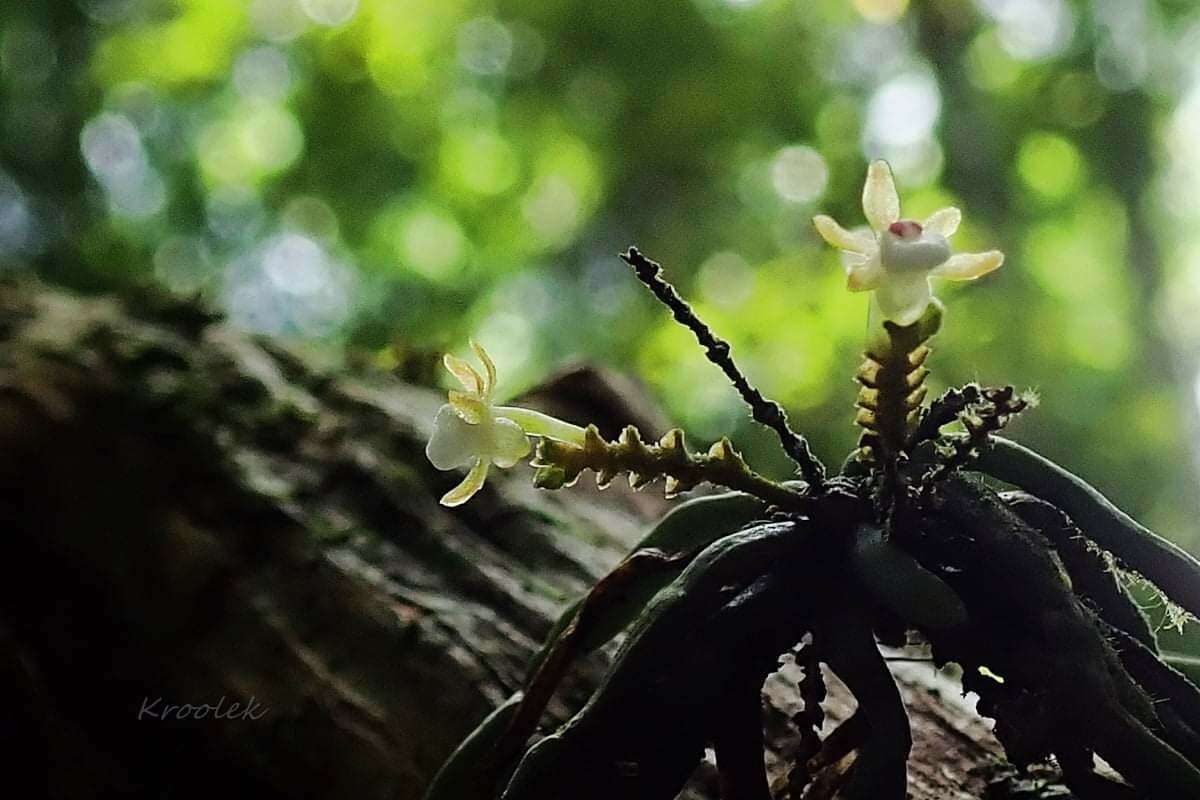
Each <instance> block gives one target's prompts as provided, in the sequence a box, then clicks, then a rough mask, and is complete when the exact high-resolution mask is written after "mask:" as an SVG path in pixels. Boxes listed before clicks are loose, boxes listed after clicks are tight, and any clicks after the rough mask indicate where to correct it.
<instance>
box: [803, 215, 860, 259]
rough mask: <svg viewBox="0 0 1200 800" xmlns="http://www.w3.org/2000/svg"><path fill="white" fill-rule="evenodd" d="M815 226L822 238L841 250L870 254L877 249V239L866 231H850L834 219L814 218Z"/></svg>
mask: <svg viewBox="0 0 1200 800" xmlns="http://www.w3.org/2000/svg"><path fill="white" fill-rule="evenodd" d="M813 225H814V226H815V227H816V229H817V233H819V234H821V238H822V239H824V240H825V241H826V242H828V243H829V244H831V245H833V246H834V247H836V248H838V249H839V250H849V251H850V252H851V253H864V254H867V253H870V252H871V251H872V250H874V249H875V237H874V236H872V235H871V234H870V233H867V232H866V231H848V230H846V229H845V228H843V227H842V226H841V225H839V224H838V223H837V220H835V219H834V218H833V217H827V216H825V215H824V214H818V215H817V216H815V217H813Z"/></svg>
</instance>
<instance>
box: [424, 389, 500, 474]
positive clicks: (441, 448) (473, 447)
mask: <svg viewBox="0 0 1200 800" xmlns="http://www.w3.org/2000/svg"><path fill="white" fill-rule="evenodd" d="M485 432H486V431H485V428H484V426H483V425H471V424H470V423H468V422H466V421H464V420H463V419H462V417H460V416H459V415H458V412H456V411H455V410H454V409H453V408H452V407H451V406H450V404H449V403H447V404H446V405H444V406H442V407H441V408H439V409H438V412H437V416H436V417H435V418H434V420H433V436H431V437H429V444H427V445H425V457H426V458H428V459H429V463H431V464H433V465H434V466H435V467H437V468H438V469H442V470H446V469H454V468H455V467H461V466H462V465H463V464H469V463H470V462H471V460H472V459H474V458H478V457H479V455H480V453H482V452H484V451H485V450H489V449H491V448H490V446H489V445H490V443H489V442H488V441H487V439H486V437H485V436H484V434H485Z"/></svg>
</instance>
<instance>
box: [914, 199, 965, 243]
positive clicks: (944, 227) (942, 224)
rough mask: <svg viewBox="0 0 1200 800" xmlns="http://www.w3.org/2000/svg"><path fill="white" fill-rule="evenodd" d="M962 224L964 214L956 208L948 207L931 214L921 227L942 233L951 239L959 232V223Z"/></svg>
mask: <svg viewBox="0 0 1200 800" xmlns="http://www.w3.org/2000/svg"><path fill="white" fill-rule="evenodd" d="M960 222H962V212H961V211H959V210H958V209H957V208H955V207H954V206H947V207H946V208H941V209H938V210H937V211H935V212H933V213H932V214H930V215H929V216H928V217H927V218H926V219H925V221H924V222H923V223H921V227H923V228H925V230H931V231H933V232H935V233H940V234H941V235H942V236H945V237H946V238H947V239H949V238H950V237H951V236H953V235H954V232H955V231H956V230H958V223H960Z"/></svg>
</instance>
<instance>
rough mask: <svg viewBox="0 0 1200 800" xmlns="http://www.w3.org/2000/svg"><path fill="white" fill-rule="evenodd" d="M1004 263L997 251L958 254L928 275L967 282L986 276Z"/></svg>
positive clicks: (1002, 257) (1001, 254)
mask: <svg viewBox="0 0 1200 800" xmlns="http://www.w3.org/2000/svg"><path fill="white" fill-rule="evenodd" d="M1003 263H1004V253H1001V252H1000V251H999V250H988V251H987V252H986V253H958V254H956V255H952V256H950V258H949V259H948V260H947V261H946V262H945V263H943V264H942V265H940V266H938V267H934V269H933V271H932V272H931V273H930V274H932V275H935V276H937V277H939V278H949V279H950V280H952V281H969V280H973V279H975V278H978V277H979V276H981V275H987V274H988V273H989V272H991V271H992V270H996V269H999V268H1000V265H1001V264H1003Z"/></svg>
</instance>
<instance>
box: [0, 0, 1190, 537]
mask: <svg viewBox="0 0 1200 800" xmlns="http://www.w3.org/2000/svg"><path fill="white" fill-rule="evenodd" d="M1197 52H1200V14H1198V12H1197V9H1196V7H1195V4H1194V3H1191V2H1184V0H1159V2H1149V1H1148V0H1093V1H1092V2H1068V0H974V1H972V0H928V2H914V3H912V4H911V7H910V5H909V3H907V2H906V0H854V1H853V2H843V1H842V0H812V1H811V2H809V1H807V0H787V1H785V0H661V1H660V2H654V3H627V2H624V3H619V2H612V0H536V1H535V0H526V1H525V2H517V1H516V0H509V1H507V2H506V1H504V0H498V1H497V2H475V1H474V0H253V1H250V0H247V1H246V2H238V1H237V0H175V1H174V2H167V1H166V0H26V2H21V3H6V4H4V6H3V9H2V10H0V91H2V92H3V94H2V97H3V101H2V103H0V124H2V126H3V129H2V130H3V135H2V137H0V264H3V265H4V268H5V269H7V270H33V271H37V272H38V273H40V274H41V275H43V276H44V277H47V278H49V279H51V280H54V281H58V282H61V283H64V284H68V285H72V286H75V287H79V288H83V289H88V290H103V289H107V288H112V287H115V286H119V285H121V284H125V283H130V282H140V281H144V280H147V279H150V280H154V281H157V282H160V283H162V284H164V285H165V286H167V287H170V288H171V289H173V290H176V291H180V292H186V293H191V292H200V293H202V294H204V295H206V296H208V297H210V298H211V299H212V300H213V301H214V302H216V303H218V304H219V305H221V306H222V307H223V308H225V309H227V310H228V312H229V313H230V314H231V316H232V317H233V318H234V319H235V320H237V321H238V322H239V323H240V324H242V325H245V326H247V327H249V328H252V329H255V330H261V331H265V332H269V333H275V334H282V335H287V336H294V337H298V338H303V339H308V340H313V341H315V342H318V343H321V344H323V345H326V346H329V347H331V348H335V349H339V350H345V349H350V350H353V351H355V352H360V353H367V354H369V355H370V356H371V357H372V358H375V359H377V361H378V363H380V364H382V365H385V366H387V365H390V364H393V363H395V362H396V360H397V359H400V360H403V359H404V358H405V357H407V356H406V354H411V353H421V352H429V351H438V350H441V349H445V348H451V349H461V348H462V347H463V345H464V343H465V338H466V336H467V335H469V334H472V335H475V336H476V337H477V338H479V339H480V340H481V341H483V342H484V343H485V344H486V345H487V347H488V349H489V350H490V351H491V352H492V353H493V354H494V355H495V357H496V358H497V361H498V362H499V364H500V369H501V379H502V390H504V389H507V390H508V391H509V392H510V393H511V392H515V391H518V390H520V389H522V388H523V387H526V386H528V385H529V384H531V383H532V382H534V381H536V380H538V379H539V378H541V377H543V376H544V375H545V374H546V373H547V372H548V371H549V370H550V369H551V368H552V367H553V366H554V365H555V364H558V363H560V362H562V361H563V360H565V359H570V358H587V359H590V360H593V361H598V362H601V363H609V364H611V365H614V366H615V367H617V368H619V369H623V370H628V371H632V372H634V373H636V374H638V375H640V376H641V377H642V378H643V379H645V380H646V381H647V382H648V383H649V384H650V386H651V387H652V389H653V391H654V393H655V394H656V396H657V397H659V398H660V399H661V400H662V402H663V403H664V404H665V405H666V406H667V407H668V409H669V410H670V412H671V414H672V415H673V416H674V417H675V418H676V419H677V420H678V421H679V422H681V423H683V424H684V425H685V426H686V427H687V428H688V429H689V430H690V431H693V432H694V433H695V435H696V438H698V439H705V438H713V437H716V436H718V435H719V434H720V433H723V432H727V431H728V432H732V433H733V434H734V438H735V440H736V441H737V442H738V443H739V445H740V446H742V447H743V448H744V449H745V450H746V451H747V454H748V455H749V456H750V458H751V460H752V462H754V463H757V464H759V465H762V466H764V467H765V468H766V469H768V471H770V470H771V469H774V470H775V471H779V470H780V469H782V468H783V467H784V465H783V463H782V460H781V457H780V456H779V454H778V453H777V451H776V448H775V446H774V443H773V441H772V440H771V438H770V437H769V436H768V435H766V434H764V433H762V432H760V431H757V430H755V429H754V428H753V427H752V426H751V425H750V424H749V423H748V420H747V419H746V414H745V412H744V410H743V409H742V408H741V406H740V405H739V402H738V400H737V398H736V395H735V394H734V392H733V391H732V390H731V389H730V388H729V387H728V386H727V385H726V384H725V383H724V381H723V380H722V378H721V377H720V375H719V374H718V373H717V371H716V370H715V369H714V368H713V367H712V366H711V365H709V364H707V363H706V362H705V361H704V360H703V358H702V355H701V354H700V352H699V351H698V349H697V348H696V347H695V346H694V343H693V342H692V341H691V339H690V336H689V334H687V332H686V331H683V330H681V329H678V328H677V327H675V326H673V324H672V323H671V322H670V320H669V319H668V318H667V316H666V315H665V314H664V313H663V311H662V310H661V309H660V308H658V307H656V306H655V305H654V304H653V303H652V302H651V300H650V299H649V298H648V297H646V296H645V295H644V294H643V293H642V292H641V291H640V289H639V287H638V286H637V285H636V281H634V280H633V278H632V277H631V276H630V275H628V274H626V272H625V267H624V266H623V265H622V264H621V262H620V261H619V260H618V259H617V258H616V257H615V254H616V253H617V252H618V251H619V250H621V249H623V248H624V247H625V246H627V245H629V244H637V245H638V246H639V247H641V248H642V250H643V251H644V252H646V253H647V254H648V255H650V256H651V257H654V258H657V259H660V260H662V261H663V262H664V263H665V265H666V267H667V269H668V277H670V278H671V279H673V280H674V281H675V282H677V284H678V285H679V287H680V289H681V290H682V291H683V292H684V294H685V295H687V296H689V297H690V298H692V299H693V300H694V301H695V304H696V306H697V308H698V310H699V311H700V312H701V314H702V315H703V316H704V317H705V318H706V319H707V321H708V322H709V323H710V324H712V325H713V326H714V327H715V328H716V329H717V330H718V331H720V332H721V333H722V334H723V335H724V336H726V337H728V338H729V339H730V341H731V342H732V343H733V345H734V348H735V355H736V356H737V357H738V358H739V360H740V361H741V363H742V364H743V366H744V368H745V369H746V371H747V372H748V373H749V374H750V375H752V376H753V377H754V378H755V379H756V380H757V381H758V383H759V384H760V386H761V388H762V389H763V390H764V391H765V392H767V393H768V394H770V395H772V396H774V397H776V398H777V399H779V400H780V401H781V402H783V403H784V404H785V405H786V406H787V407H788V408H789V410H790V411H791V413H792V416H793V419H794V421H795V424H796V426H797V427H798V428H799V429H801V430H803V431H804V432H806V433H807V434H808V435H809V437H810V438H811V439H812V440H813V442H814V445H815V447H816V449H817V451H818V452H819V453H821V454H822V455H823V456H824V457H825V458H826V459H827V460H828V461H830V462H832V463H834V464H836V463H837V462H838V461H840V458H841V455H842V454H844V453H845V452H846V451H848V450H849V448H850V447H851V446H852V445H853V443H854V441H855V439H856V433H855V431H854V429H853V428H852V427H851V424H850V421H851V419H852V416H853V414H852V408H851V405H852V403H853V399H854V395H855V387H854V386H853V385H852V384H851V382H850V376H851V375H852V373H853V371H854V368H855V366H856V365H857V362H858V360H859V350H860V348H861V338H862V333H863V329H864V325H865V313H866V312H865V309H866V298H865V296H864V295H852V294H850V293H848V292H846V291H845V289H844V288H843V282H844V279H843V276H842V273H841V269H840V266H839V265H838V261H837V258H836V254H835V253H834V252H833V251H832V250H830V249H829V248H827V247H825V246H824V245H823V244H822V243H821V242H820V241H819V239H818V238H817V237H816V235H815V233H814V231H813V230H812V227H811V223H810V218H811V216H812V214H813V213H815V212H816V211H818V210H820V211H823V212H826V213H830V214H833V215H834V216H836V217H837V218H838V219H840V220H843V221H845V222H851V221H860V220H861V219H862V218H861V211H860V209H859V208H858V195H859V192H860V189H861V182H862V178H863V174H864V169H865V163H866V159H867V158H868V157H885V158H888V159H889V160H890V161H891V163H892V164H893V166H894V168H895V170H896V173H897V178H898V182H899V184H900V189H901V194H902V197H903V199H904V204H905V211H906V214H911V215H913V216H917V217H918V218H919V217H920V216H922V215H923V214H925V213H928V212H929V211H931V210H933V209H935V208H938V207H940V206H942V205H946V204H950V203H952V204H956V205H959V206H960V207H962V208H963V210H964V213H965V225H964V228H963V230H962V231H961V232H960V233H959V234H958V236H957V237H956V239H955V245H956V247H957V248H958V249H961V250H981V249H989V248H993V247H998V248H1000V249H1003V250H1004V251H1005V252H1006V253H1007V254H1008V257H1009V260H1008V263H1007V265H1006V266H1005V267H1004V268H1003V269H1002V270H1000V271H999V272H998V273H995V274H994V275H992V276H989V277H987V278H985V279H983V280H982V281H980V282H979V283H978V284H976V285H971V286H966V287H962V286H959V285H955V286H946V287H944V288H942V289H940V290H939V293H940V294H941V295H942V296H943V298H944V299H945V300H946V301H947V305H948V309H949V314H948V318H947V324H946V326H945V328H944V330H943V333H942V334H941V336H939V338H938V340H937V341H936V345H937V353H936V354H935V360H934V362H933V363H932V366H933V367H934V376H935V378H936V380H937V381H938V382H939V383H940V384H941V385H942V386H945V385H949V384H955V383H960V382H963V381H967V380H972V379H978V380H981V381H984V382H988V383H1014V384H1016V385H1018V386H1020V387H1024V386H1033V387H1037V388H1038V389H1040V390H1041V393H1042V395H1043V400H1044V402H1043V405H1042V407H1041V408H1039V409H1038V410H1037V411H1035V412H1031V413H1029V414H1027V415H1026V418H1024V419H1022V420H1021V421H1020V422H1019V423H1018V425H1017V429H1016V431H1015V432H1014V435H1016V436H1017V437H1019V438H1021V439H1022V440H1024V441H1026V442H1027V443H1029V444H1031V445H1032V446H1034V447H1036V448H1038V449H1040V450H1041V451H1043V452H1045V453H1046V454H1047V455H1049V456H1051V457H1053V458H1055V459H1057V460H1059V461H1061V462H1062V463H1063V464H1065V465H1068V466H1069V467H1071V468H1073V469H1075V470H1077V471H1078V472H1079V473H1080V474H1082V475H1084V476H1085V477H1087V478H1088V479H1090V480H1092V481H1093V482H1095V483H1096V484H1097V485H1098V486H1099V487H1100V488H1102V489H1103V490H1104V491H1106V492H1107V493H1109V494H1110V495H1111V496H1112V497H1113V499H1114V500H1116V501H1117V502H1119V503H1120V504H1121V505H1122V506H1124V507H1125V508H1127V509H1129V510H1130V511H1131V512H1132V513H1134V514H1135V515H1137V516H1138V517H1140V518H1142V519H1144V520H1145V521H1146V522H1147V523H1149V524H1151V525H1152V526H1161V528H1162V529H1164V530H1166V531H1169V532H1172V533H1173V534H1174V535H1176V536H1177V537H1179V538H1181V539H1182V540H1184V541H1185V543H1187V544H1189V545H1191V546H1193V547H1194V546H1196V545H1197V544H1198V542H1197V541H1195V540H1194V539H1191V540H1189V537H1194V536H1195V535H1196V526H1195V518H1196V512H1197V510H1200V503H1198V502H1197V492H1196V489H1197V478H1196V470H1195V468H1194V466H1193V465H1194V464H1195V454H1196V451H1197V449H1198V448H1197V439H1198V430H1197V426H1196V424H1195V418H1196V408H1195V397H1194V392H1193V388H1192V387H1193V382H1194V380H1195V374H1196V371H1197V368H1198V367H1200V358H1198V357H1197V352H1198V351H1200V257H1198V255H1200V239H1198V238H1197V234H1196V233H1194V232H1193V229H1194V228H1196V227H1197V226H1196V222H1197V221H1200V197H1198V196H1197V190H1196V189H1195V188H1194V187H1195V186H1197V185H1200V143H1198V142H1200V89H1198V86H1200V83H1198V82H1200V68H1198V64H1197V59H1196V55H1195V54H1196V53H1197Z"/></svg>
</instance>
